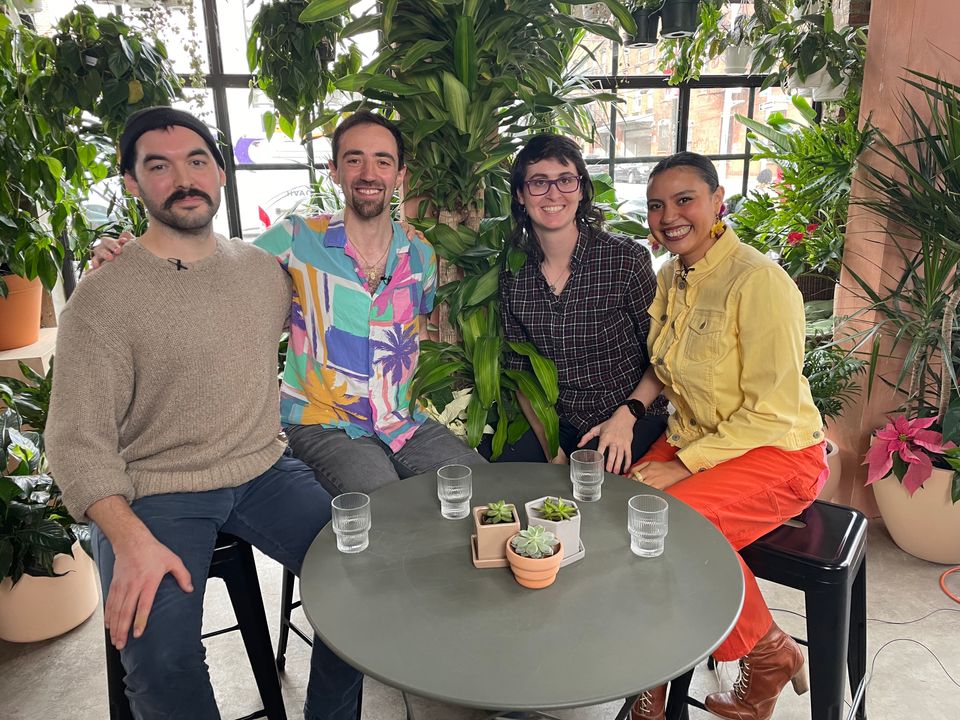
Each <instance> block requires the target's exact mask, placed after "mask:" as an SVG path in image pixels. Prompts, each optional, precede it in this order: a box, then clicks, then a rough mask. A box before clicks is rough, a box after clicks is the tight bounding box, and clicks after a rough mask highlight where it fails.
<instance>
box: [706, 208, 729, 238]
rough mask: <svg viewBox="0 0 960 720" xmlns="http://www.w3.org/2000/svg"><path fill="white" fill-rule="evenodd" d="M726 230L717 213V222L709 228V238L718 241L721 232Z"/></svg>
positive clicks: (725, 225)
mask: <svg viewBox="0 0 960 720" xmlns="http://www.w3.org/2000/svg"><path fill="white" fill-rule="evenodd" d="M726 229H727V224H726V223H725V222H724V221H723V220H722V219H721V217H720V215H719V213H718V214H717V221H716V222H715V223H714V224H713V225H712V226H711V227H710V237H712V238H713V239H714V240H718V239H719V238H720V236H721V235H723V231H724V230H726Z"/></svg>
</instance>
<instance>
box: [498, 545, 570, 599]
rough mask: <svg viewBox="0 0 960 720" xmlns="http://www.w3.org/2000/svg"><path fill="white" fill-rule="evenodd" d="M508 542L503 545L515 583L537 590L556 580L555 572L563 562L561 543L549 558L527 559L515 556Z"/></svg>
mask: <svg viewBox="0 0 960 720" xmlns="http://www.w3.org/2000/svg"><path fill="white" fill-rule="evenodd" d="M511 540H513V537H512V536H511V538H510V540H507V542H506V543H505V549H506V553H507V560H508V561H509V562H510V569H511V570H513V576H514V577H515V578H516V579H517V582H518V583H520V584H521V585H523V586H524V587H526V588H531V589H532V590H539V589H540V588H545V587H547V586H549V585H553V581H554V580H556V579H557V572H559V570H560V562H561V561H562V560H563V542H560V543H559V547H557V551H556V552H555V553H554V554H553V555H551V556H550V557H545V558H539V559H538V558H528V557H523V556H522V555H517V553H516V552H514V550H513V546H512V545H511V544H510V541H511Z"/></svg>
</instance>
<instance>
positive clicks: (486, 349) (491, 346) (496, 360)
mask: <svg viewBox="0 0 960 720" xmlns="http://www.w3.org/2000/svg"><path fill="white" fill-rule="evenodd" d="M500 347H501V340H500V338H499V337H498V336H496V335H484V336H482V337H480V338H477V340H476V342H475V343H474V346H473V358H472V359H473V378H474V382H475V383H476V387H475V391H474V392H475V394H476V396H477V398H478V399H479V402H480V404H481V405H482V406H483V407H484V409H488V408H489V407H490V406H491V405H493V402H494V400H496V399H497V398H498V397H500Z"/></svg>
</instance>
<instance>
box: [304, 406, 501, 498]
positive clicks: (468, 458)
mask: <svg viewBox="0 0 960 720" xmlns="http://www.w3.org/2000/svg"><path fill="white" fill-rule="evenodd" d="M285 429H286V432H287V438H288V439H289V440H290V447H291V449H292V450H293V454H294V455H295V456H296V457H297V458H299V459H300V460H302V461H303V462H305V463H306V464H307V465H309V466H310V467H311V468H313V472H314V473H315V474H316V476H317V480H319V481H320V484H321V485H323V487H324V489H325V490H326V491H327V492H328V493H330V494H331V495H338V494H340V493H342V492H363V493H370V492H372V491H374V490H376V489H377V488H380V487H383V486H384V485H387V484H389V483H392V482H395V481H397V480H400V479H401V478H408V477H411V476H413V475H419V474H420V473H425V472H429V471H431V470H436V469H437V468H439V467H440V466H442V465H447V464H449V463H460V464H461V465H479V464H481V463H486V460H484V459H483V458H482V457H481V456H480V455H479V454H478V453H477V452H475V451H474V450H471V449H470V448H469V447H468V446H467V444H466V443H465V442H463V441H462V440H460V439H459V438H458V437H457V436H456V435H454V434H453V433H451V432H450V431H449V430H447V429H446V428H445V427H443V426H442V425H440V424H439V423H436V422H434V421H433V420H427V421H426V422H424V423H423V425H421V426H420V427H419V428H418V429H417V431H416V432H415V433H414V434H413V435H411V436H410V439H409V440H407V442H406V443H404V445H403V447H402V448H400V449H399V450H398V451H397V452H393V451H392V450H391V449H390V447H389V446H388V445H387V444H386V443H384V442H382V441H381V440H380V439H379V438H375V437H361V438H351V437H350V436H349V435H347V433H346V432H344V431H343V430H339V429H335V428H325V427H322V426H320V425H287V427H286V428H285Z"/></svg>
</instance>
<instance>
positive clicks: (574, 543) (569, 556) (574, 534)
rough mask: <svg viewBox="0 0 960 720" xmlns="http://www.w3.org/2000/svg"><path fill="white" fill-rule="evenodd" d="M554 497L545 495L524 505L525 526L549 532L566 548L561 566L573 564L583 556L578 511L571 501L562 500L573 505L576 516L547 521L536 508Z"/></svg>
mask: <svg viewBox="0 0 960 720" xmlns="http://www.w3.org/2000/svg"><path fill="white" fill-rule="evenodd" d="M554 497H556V496H554V495H547V496H544V497H542V498H537V499H536V500H531V501H530V502H528V503H524V506H523V507H524V510H526V513H527V526H532V525H539V526H541V527H542V528H543V529H544V530H549V531H550V532H552V533H553V534H554V535H556V536H557V538H558V539H559V540H560V542H562V543H563V547H565V548H566V555H565V557H564V558H563V562H562V563H560V564H561V566H564V565H569V564H570V563H574V562H576V561H577V560H579V559H580V558H582V557H583V555H584V552H585V551H584V549H583V546H582V544H581V542H580V509H579V507H578V506H577V504H576V503H575V502H574V501H573V500H567V498H562V499H563V502H565V503H566V504H567V505H573V506H574V507H576V508H577V514H576V515H574V516H573V517H571V518H569V519H568V520H547V519H545V518H544V517H542V516H541V515H540V513H539V511H538V508H540V507H543V501H544V500H546V499H547V498H554Z"/></svg>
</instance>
